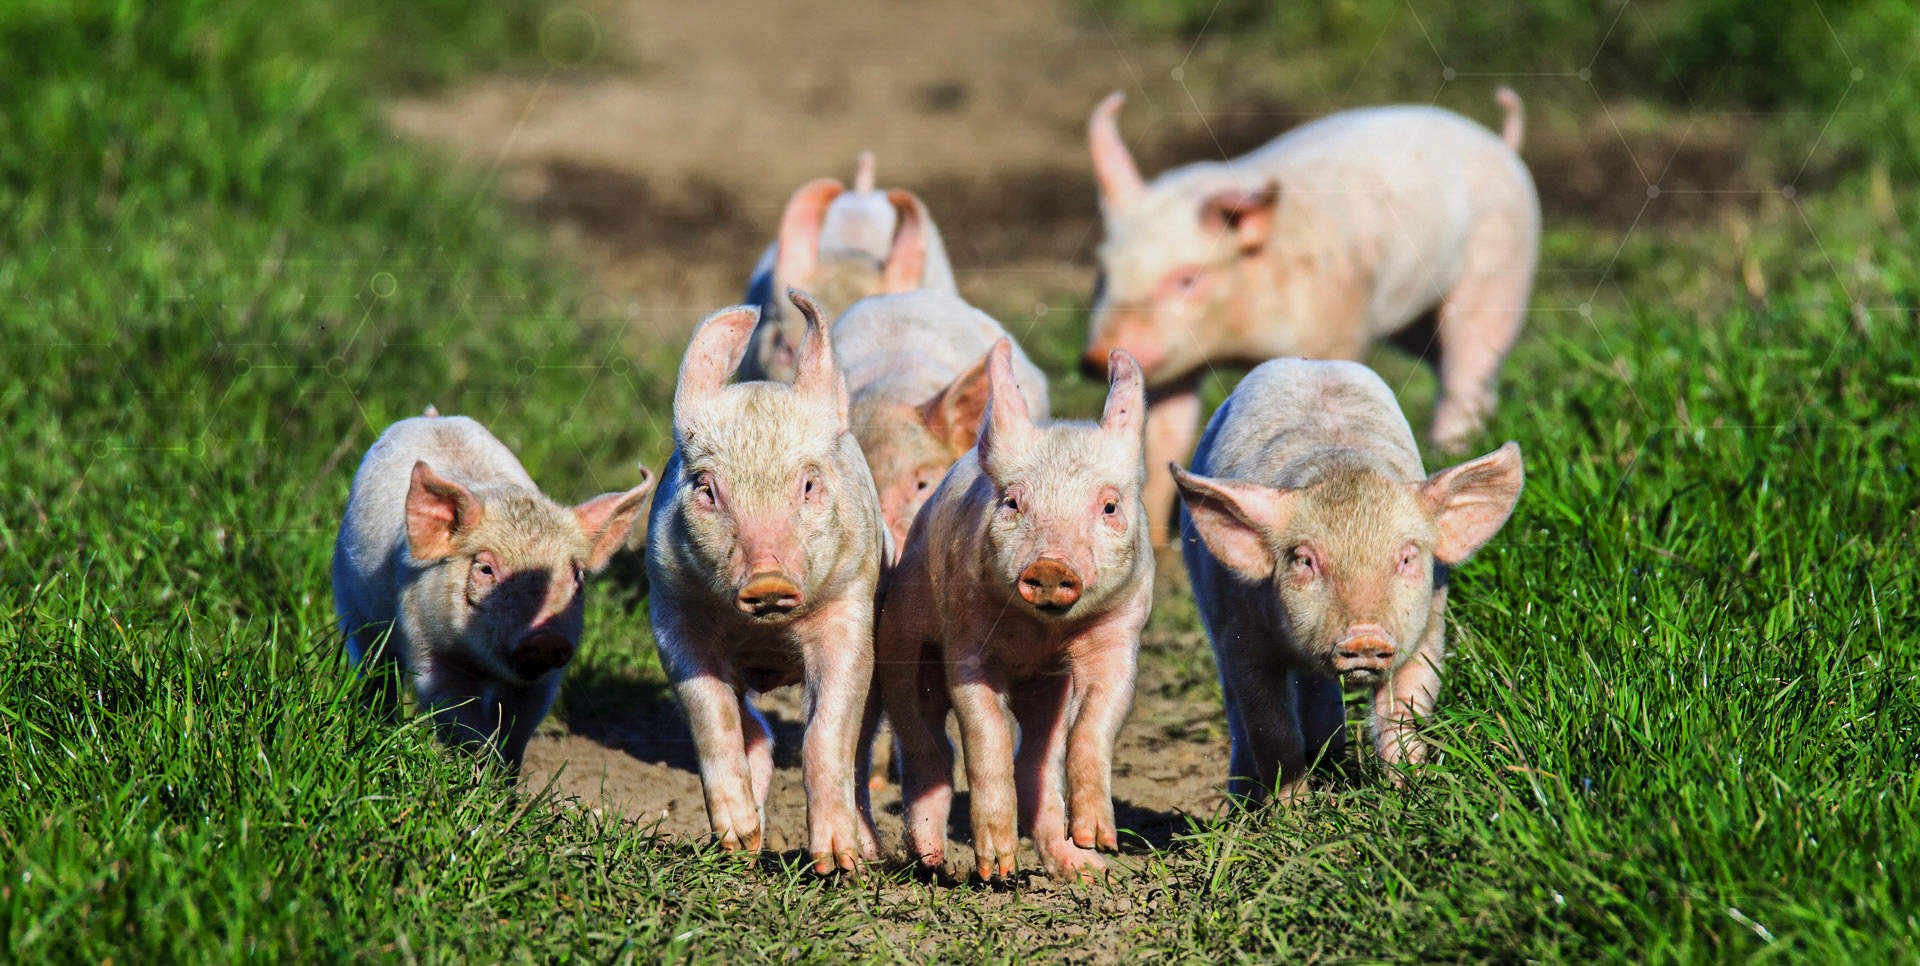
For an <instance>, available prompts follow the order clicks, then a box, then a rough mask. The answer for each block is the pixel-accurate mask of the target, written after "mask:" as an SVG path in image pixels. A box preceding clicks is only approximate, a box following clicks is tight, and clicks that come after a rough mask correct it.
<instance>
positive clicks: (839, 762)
mask: <svg viewBox="0 0 1920 966" xmlns="http://www.w3.org/2000/svg"><path fill="white" fill-rule="evenodd" d="M795 631H796V633H797V634H798V635H799V636H800V638H801V651H802V657H803V659H804V660H805V661H806V687H807V734H806V737H805V738H804V739H803V740H802V744H801V746H800V759H801V772H802V778H803V780H804V781H805V783H806V788H807V830H808V846H807V848H808V851H809V853H810V854H811V857H812V859H813V871H814V872H816V873H818V874H820V875H825V874H827V873H830V872H832V871H833V870H834V868H835V867H836V866H838V867H839V868H840V870H841V871H845V872H851V871H853V870H854V868H855V867H856V866H857V865H858V864H859V863H860V861H861V860H862V859H866V860H874V859H878V858H879V855H878V852H877V851H876V850H875V848H874V836H873V831H872V829H871V828H869V827H867V826H866V824H865V823H864V822H863V821H862V817H861V814H860V810H859V808H858V807H857V806H856V804H855V799H854V788H853V786H854V780H853V772H854V759H855V755H856V749H857V746H858V745H859V740H860V725H861V721H862V719H863V717H864V714H865V711H866V704H867V689H868V686H869V685H870V684H871V682H872V679H873V604H872V601H871V595H868V596H866V597H865V598H861V597H858V596H856V597H855V598H854V599H852V600H848V601H845V602H842V603H839V604H837V605H834V606H832V607H830V608H828V609H825V610H822V611H820V612H817V613H815V614H813V615H810V616H809V617H808V618H807V619H806V624H805V626H804V627H798V628H796V629H795Z"/></svg>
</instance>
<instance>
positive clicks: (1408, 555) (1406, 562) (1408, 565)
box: [1399, 544, 1420, 574]
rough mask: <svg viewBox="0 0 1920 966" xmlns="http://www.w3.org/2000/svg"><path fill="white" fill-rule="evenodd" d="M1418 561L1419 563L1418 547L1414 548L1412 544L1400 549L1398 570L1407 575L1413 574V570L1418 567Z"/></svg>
mask: <svg viewBox="0 0 1920 966" xmlns="http://www.w3.org/2000/svg"><path fill="white" fill-rule="evenodd" d="M1419 561H1420V549H1419V548H1418V547H1415V546H1414V545H1413V544H1407V545H1406V546H1404V547H1401V548H1400V560H1399V563H1400V570H1401V572H1402V573H1407V574H1411V573H1413V571H1414V568H1415V567H1417V566H1418V565H1419Z"/></svg>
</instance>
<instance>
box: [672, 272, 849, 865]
mask: <svg viewBox="0 0 1920 966" xmlns="http://www.w3.org/2000/svg"><path fill="white" fill-rule="evenodd" d="M789 296H790V297H791V298H792V300H793V304H794V306H795V307H796V308H798V309H799V310H800V312H801V314H802V316H803V317H804V318H805V319H806V335H805V337H804V339H803V340H802V342H801V345H800V354H799V357H798V359H797V361H796V369H797V374H796V376H795V377H794V381H793V383H792V384H791V385H788V384H786V383H774V382H757V381H755V382H741V383H732V384H729V383H728V381H727V379H728V377H729V376H730V375H732V374H733V372H734V370H735V369H736V368H737V367H738V366H739V364H740V357H741V355H742V354H743V353H744V352H745V351H746V349H747V340H748V338H749V336H750V335H751V333H752V332H753V327H754V322H755V319H756V315H757V313H756V312H755V311H754V309H752V308H751V307H746V306H742V307H739V308H733V309H726V310H724V311H721V312H718V313H715V314H714V315H713V316H711V317H709V318H708V319H707V320H706V321H705V322H702V323H701V324H700V328H699V330H698V331H696V332H695V333H694V335H693V342H692V344H691V345H689V346H688V347H687V355H686V359H685V361H684V362H682V363H681V366H680V383H679V386H678V388H677V389H676V390H675V392H674V397H673V436H674V443H675V448H674V452H673V457H672V459H671V460H670V461H669V462H668V463H667V468H666V470H665V472H663V473H662V474H661V478H662V482H661V485H660V492H659V493H658V494H656V495H655V497H654V502H653V512H652V516H651V520H650V531H649V537H648V540H647V558H646V560H647V582H648V585H649V587H650V588H651V594H650V597H649V601H650V605H651V616H652V619H653V634H654V638H655V640H656V642H657V643H658V645H659V647H660V662H661V664H662V665H663V666H664V667H665V668H666V671H667V676H668V678H669V679H671V680H672V682H673V690H674V694H675V695H676V696H677V697H678V698H679V699H680V705H681V708H682V709H683V710H684V711H685V712H686V715H687V720H688V722H689V723H690V724H691V725H692V728H693V740H694V744H695V746H696V747H697V748H698V750H699V754H700V781H701V784H702V786H703V788H704V789H705V791H706V799H707V817H708V819H709V820H710V822H711V824H712V828H713V835H714V838H715V839H716V840H717V841H719V843H720V844H721V845H722V846H723V847H725V848H728V849H743V850H748V851H758V850H759V849H760V846H761V842H762V827H763V815H764V811H765V807H766V800H767V785H768V782H769V781H770V780H771V779H772V776H773V734H772V732H771V731H770V730H768V728H767V723H766V721H765V720H764V719H763V718H761V716H760V713H759V712H758V711H756V710H755V709H754V707H753V704H752V703H751V701H750V700H749V699H750V697H751V695H752V694H753V693H755V692H764V691H770V690H772V689H774V688H778V687H784V686H786V685H789V684H804V685H805V687H806V707H807V730H806V737H805V739H804V740H803V743H802V745H801V750H800V757H801V771H802V778H803V780H804V781H805V783H806V790H807V828H808V843H809V845H808V847H809V849H810V850H811V853H812V858H813V862H814V869H815V871H817V872H820V873H823V874H824V873H828V872H832V871H833V870H834V869H835V868H836V867H838V868H840V869H845V870H850V869H852V868H854V866H855V865H856V864H857V863H858V862H859V861H860V860H861V859H871V858H874V857H875V855H876V851H875V848H874V841H873V831H872V828H871V826H870V825H869V824H867V823H866V821H865V819H864V817H863V815H862V811H861V809H860V807H859V806H858V804H857V802H856V799H855V797H854V795H855V789H854V781H853V776H854V752H855V746H854V742H855V739H856V738H857V737H858V736H859V732H860V721H861V713H862V710H863V708H864V707H865V704H866V700H867V687H868V684H869V682H870V680H871V678H872V675H873V616H874V596H875V592H876V590H877V585H878V582H879V578H880V562H881V548H882V546H883V537H882V530H881V527H880V501H879V498H878V497H877V496H876V495H875V494H874V491H873V478H872V477H871V476H870V475H868V473H867V464H866V461H865V460H864V459H863V458H862V457H861V455H860V446H859V444H858V443H856V442H855V441H854V438H853V433H852V432H851V431H850V427H849V424H848V409H847V406H848V403H847V387H846V383H845V381H844V380H843V379H842V378H841V375H840V370H839V368H838V367H837V366H836V365H835V364H834V358H833V349H832V346H831V344H830V343H829V341H828V336H827V332H826V330H825V328H823V327H822V326H821V324H820V317H819V313H818V310H816V309H815V308H814V305H813V303H812V302H811V301H809V300H808V299H807V298H806V297H805V296H803V295H801V294H800V293H798V292H793V293H789ZM863 787H864V786H863Z"/></svg>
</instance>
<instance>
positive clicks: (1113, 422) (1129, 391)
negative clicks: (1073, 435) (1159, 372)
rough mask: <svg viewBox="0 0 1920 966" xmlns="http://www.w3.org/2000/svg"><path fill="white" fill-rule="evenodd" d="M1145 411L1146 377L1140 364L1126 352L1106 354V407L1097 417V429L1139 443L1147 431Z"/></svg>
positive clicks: (1121, 350) (1116, 350) (1118, 351)
mask: <svg viewBox="0 0 1920 966" xmlns="http://www.w3.org/2000/svg"><path fill="white" fill-rule="evenodd" d="M1146 411H1147V378H1146V376H1145V375H1143V374H1142V373H1141V372H1140V363H1138V362H1135V361H1134V359H1133V355H1132V354H1131V353H1129V352H1127V350H1125V349H1115V350H1113V351H1112V352H1109V353H1107V408H1106V409H1105V410H1103V411H1102V412H1101V414H1100V428H1101V429H1104V430H1106V431H1107V432H1109V433H1122V434H1124V435H1126V436H1130V437H1132V438H1133V439H1134V440H1135V441H1138V440H1139V439H1140V434H1142V433H1144V432H1146V426H1147V421H1146Z"/></svg>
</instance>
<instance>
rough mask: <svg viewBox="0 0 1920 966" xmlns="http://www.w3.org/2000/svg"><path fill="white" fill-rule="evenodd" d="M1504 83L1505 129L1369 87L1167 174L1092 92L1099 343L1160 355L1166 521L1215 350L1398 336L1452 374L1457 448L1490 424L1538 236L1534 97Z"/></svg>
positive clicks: (1450, 432)
mask: <svg viewBox="0 0 1920 966" xmlns="http://www.w3.org/2000/svg"><path fill="white" fill-rule="evenodd" d="M1500 100H1501V103H1502V104H1503V105H1504V106H1505V107H1506V110H1507V118H1506V123H1505V125H1504V126H1503V130H1502V132H1501V133H1499V134H1496V133H1494V132H1493V131H1490V130H1488V129H1487V128H1485V127H1482V126H1480V125H1479V124H1475V123H1474V122H1472V121H1469V120H1467V119H1466V118H1464V117H1461V116H1460V115H1458V114H1454V113H1452V112H1451V111H1445V110H1441V109H1439V108H1435V107H1428V106H1423V105H1422V106H1392V107H1371V108H1364V109H1361V110H1354V111H1344V112H1341V113H1339V114H1334V115H1331V116H1328V117H1324V118H1320V119H1319V120H1315V121H1311V122H1309V123H1307V124H1303V125H1301V126H1300V127H1297V128H1295V129H1293V130H1292V131H1289V132H1287V133H1286V134H1284V135H1282V136H1280V137H1278V138H1276V139H1274V140H1273V141H1271V142H1269V143H1268V144H1267V145H1266V146H1265V147H1262V148H1260V149H1259V150H1257V151H1254V152H1253V153H1251V154H1248V155H1245V156H1243V157H1239V158H1234V159H1232V160H1228V161H1205V162H1200V163H1196V164H1189V165H1186V166H1184V167H1180V168H1176V169H1174V170H1172V171H1168V172H1166V173H1165V174H1162V175H1160V176H1159V177H1157V178H1155V179H1154V180H1153V181H1152V182H1151V183H1148V182H1145V181H1143V180H1142V179H1141V177H1140V172H1139V171H1138V170H1137V169H1136V168H1135V167H1134V163H1133V159H1132V157H1131V156H1130V155H1129V154H1128V152H1127V147H1126V144H1125V143H1124V142H1122V141H1121V139H1120V132H1119V128H1118V127H1117V125H1116V117H1117V115H1118V113H1119V110H1120V103H1121V99H1120V95H1119V94H1114V95H1112V96H1110V97H1108V98H1107V99H1106V100H1105V101H1104V102H1102V103H1101V104H1100V106H1099V107H1098V108H1096V109H1095V110H1094V112H1093V119H1092V121H1091V123H1090V125H1089V129H1088V138H1089V141H1090V146H1091V150H1092V154H1093V168H1094V173H1095V175H1096V180H1098V182H1099V185H1100V207H1101V211H1102V212H1103V215H1104V218H1105V222H1106V239H1105V240H1104V241H1102V242H1101V244H1100V249H1099V258H1100V269H1101V281H1100V283H1099V285H1098V286H1097V288H1096V291H1095V293H1094V306H1093V315H1092V320H1091V324H1090V330H1089V332H1088V339H1087V351H1086V358H1085V360H1084V362H1085V365H1086V366H1087V368H1088V369H1089V370H1090V371H1092V370H1098V369H1101V368H1102V367H1104V366H1105V365H1106V360H1107V353H1108V352H1109V351H1111V350H1113V349H1116V348H1119V349H1125V350H1127V351H1128V352H1130V353H1132V354H1133V356H1134V358H1136V359H1138V360H1140V365H1141V366H1142V367H1143V368H1144V369H1145V370H1146V373H1147V383H1148V387H1149V389H1150V391H1151V398H1150V408H1149V411H1148V417H1147V460H1148V470H1149V473H1150V476H1149V478H1148V484H1147V500H1148V511H1149V512H1150V513H1152V514H1153V519H1154V521H1155V523H1154V528H1155V531H1156V532H1158V531H1160V530H1161V529H1162V527H1161V524H1162V522H1164V521H1165V520H1166V519H1167V514H1168V513H1170V512H1171V510H1172V508H1173V489H1172V487H1173V484H1172V480H1171V479H1170V478H1169V477H1168V476H1167V475H1166V470H1165V467H1166V465H1167V463H1168V461H1171V460H1178V459H1181V458H1184V457H1185V456H1186V454H1187V449H1188V447H1190V446H1191V445H1192V444H1193V438H1194V433H1195V432H1196V431H1197V430H1198V428H1199V424H1200V397H1199V395H1198V392H1197V381H1198V377H1199V376H1200V375H1201V374H1203V373H1205V372H1206V371H1207V369H1208V367H1210V366H1217V365H1255V364H1258V363H1260V362H1263V361H1265V360H1267V359H1274V358H1280V357H1285V356H1302V357H1306V358H1313V359H1345V360H1353V361H1357V360H1359V359H1361V358H1362V356H1363V355H1364V353H1365V352H1366V351H1367V349H1368V347H1369V346H1371V345H1373V344H1374V343H1375V342H1377V341H1379V340H1381V339H1385V338H1389V337H1391V338H1393V339H1394V341H1396V342H1398V343H1399V344H1401V345H1403V346H1404V347H1406V348H1409V349H1411V350H1413V351H1414V352H1416V353H1418V354H1420V355H1422V356H1424V357H1426V358H1427V359H1429V360H1430V361H1432V362H1433V364H1434V366H1435V369H1436V371H1437V373H1438V375H1439V379H1440V400H1439V403H1438V405H1436V407H1435V409H1434V416H1433V427H1432V439H1433V441H1434V443H1435V444H1437V445H1438V446H1440V447H1441V448H1443V449H1448V450H1453V449H1457V448H1459V447H1461V446H1463V445H1464V444H1465V443H1466V441H1467V439H1468V438H1469V437H1470V436H1471V435H1472V434H1473V433H1475V432H1477V431H1478V430H1479V429H1480V426H1481V424H1482V422H1483V421H1484V419H1485V417H1486V416H1487V414H1488V413H1490V412H1491V411H1492V409H1493V405H1494V391H1495V388H1496V385H1495V383H1496V381H1497V378H1498V375H1499V370H1500V364H1501V361H1502V360H1503V359H1504V358H1505V357H1506V354H1507V351H1508V350H1509V349H1511V348H1512V347H1513V343H1514V340H1515V338H1516V337H1517V336H1518V335H1519V332H1520V326H1521V323H1522V321H1523V320H1524V318H1525V317H1526V310H1527V299H1528V296H1529V293H1530V292H1531V290H1532V286H1533V270H1534V263H1535V261H1536V259H1537V257H1538V254H1539V247H1540V201H1539V198H1538V196H1537V195H1536V193H1535V191H1534V186H1533V178H1532V176H1531V175H1530V174H1528V172H1527V166H1526V165H1525V164H1524V163H1522V162H1521V160H1520V157H1519V155H1518V154H1517V153H1516V152H1517V150H1518V148H1519V146H1520V136H1521V131H1520V127H1521V122H1520V101H1519V98H1518V97H1516V96H1514V94H1513V92H1512V91H1507V90H1502V91H1501V92H1500Z"/></svg>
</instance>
